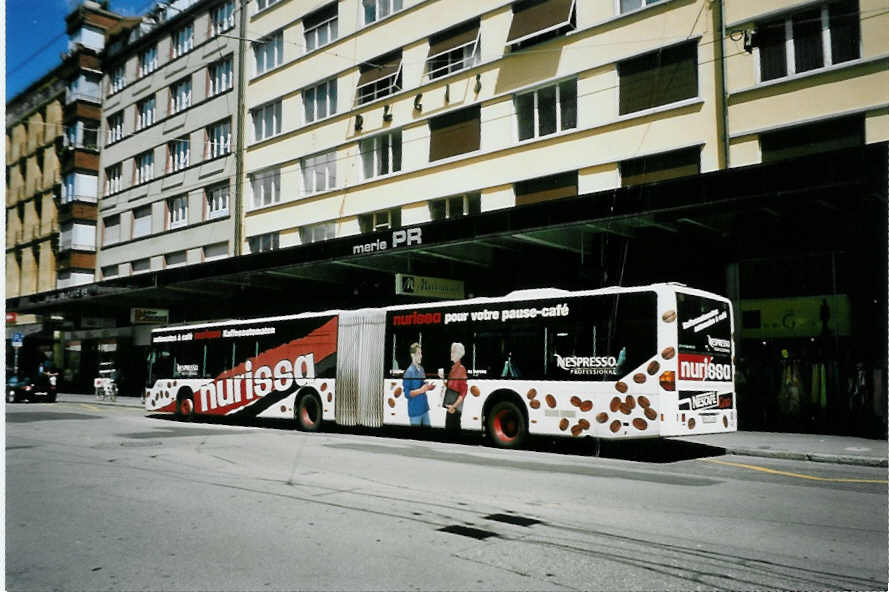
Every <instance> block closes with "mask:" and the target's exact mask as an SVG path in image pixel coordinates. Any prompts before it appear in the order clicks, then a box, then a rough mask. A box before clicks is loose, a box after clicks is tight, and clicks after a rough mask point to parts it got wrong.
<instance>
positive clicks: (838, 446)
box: [58, 393, 889, 467]
mask: <svg viewBox="0 0 889 592" xmlns="http://www.w3.org/2000/svg"><path fill="white" fill-rule="evenodd" d="M58 400H59V401H63V402H69V403H89V404H91V405H118V406H124V407H142V399H141V397H117V400H116V401H110V400H108V399H106V400H104V401H103V400H101V399H100V400H96V397H95V396H94V395H76V394H69V393H60V394H59V399H58ZM670 439H671V440H679V441H683V442H692V443H694V444H703V445H706V446H713V447H715V448H723V449H725V453H726V454H737V455H743V456H763V457H769V458H786V459H792V460H808V461H813V462H826V463H838V464H847V465H864V466H870V467H887V466H889V443H887V441H886V440H871V439H868V438H855V437H852V436H827V435H823V434H783V433H778V432H729V433H726V434H708V435H705V436H676V437H673V438H670Z"/></svg>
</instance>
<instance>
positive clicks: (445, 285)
mask: <svg viewBox="0 0 889 592" xmlns="http://www.w3.org/2000/svg"><path fill="white" fill-rule="evenodd" d="M395 293H396V294H405V295H408V296H422V297H424V298H441V299H443V300H461V299H462V298H464V296H463V294H464V291H463V282H462V281H460V280H449V279H445V278H437V277H428V276H422V275H408V274H406V273H396V274H395Z"/></svg>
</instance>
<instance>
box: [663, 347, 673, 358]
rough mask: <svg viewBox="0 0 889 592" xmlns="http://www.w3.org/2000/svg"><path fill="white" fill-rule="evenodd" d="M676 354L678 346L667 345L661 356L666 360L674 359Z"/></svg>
mask: <svg viewBox="0 0 889 592" xmlns="http://www.w3.org/2000/svg"><path fill="white" fill-rule="evenodd" d="M675 355H676V348H674V347H672V346H670V347H665V348H664V351H662V352H661V357H662V358H664V359H665V360H672V359H673V356H675Z"/></svg>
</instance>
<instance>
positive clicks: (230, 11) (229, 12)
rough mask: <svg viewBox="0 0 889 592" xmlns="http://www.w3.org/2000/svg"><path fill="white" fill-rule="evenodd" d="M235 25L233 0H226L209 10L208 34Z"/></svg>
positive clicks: (212, 35)
mask: <svg viewBox="0 0 889 592" xmlns="http://www.w3.org/2000/svg"><path fill="white" fill-rule="evenodd" d="M234 26H235V0H226V1H225V2H223V3H222V4H220V5H219V6H217V7H216V8H214V9H213V10H211V11H210V36H211V37H214V36H216V35H219V34H220V33H225V32H226V31H228V30H230V29H233V28H234Z"/></svg>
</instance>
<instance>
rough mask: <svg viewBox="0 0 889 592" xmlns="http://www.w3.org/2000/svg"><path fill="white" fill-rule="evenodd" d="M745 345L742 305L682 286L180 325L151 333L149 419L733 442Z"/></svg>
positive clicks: (496, 439) (529, 294) (501, 439)
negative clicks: (735, 308)
mask: <svg viewBox="0 0 889 592" xmlns="http://www.w3.org/2000/svg"><path fill="white" fill-rule="evenodd" d="M733 330H734V320H733V315H732V306H731V302H730V301H729V300H728V299H726V298H724V297H722V296H718V295H716V294H712V293H709V292H704V291H701V290H696V289H692V288H689V287H686V286H684V285H681V284H653V285H648V286H640V287H632V288H623V287H621V288H605V289H600V290H591V291H581V292H567V291H564V290H556V289H540V290H523V291H519V292H513V293H511V294H509V295H507V296H504V297H500V298H474V299H469V300H460V301H451V302H437V303H424V304H416V305H403V306H402V305H399V306H391V307H387V308H379V309H362V310H337V311H327V312H318V313H303V314H296V315H288V316H279V317H269V318H257V319H246V320H231V321H225V322H214V323H205V324H193V325H186V326H172V327H165V328H159V329H155V330H154V331H153V332H152V346H153V349H152V353H151V355H150V356H149V360H150V364H149V376H150V379H149V381H150V382H149V384H151V385H152V386H150V387H149V388H147V389H146V392H145V409H146V411H148V412H151V413H175V414H177V415H180V416H183V417H190V416H193V415H228V416H240V417H262V418H286V419H291V420H293V421H294V422H295V424H296V426H297V427H299V428H300V429H303V430H308V431H314V430H318V429H319V428H320V427H321V424H322V422H325V421H328V422H336V423H337V424H340V425H347V426H356V425H361V426H368V427H381V426H387V425H404V426H408V425H420V426H429V427H432V428H445V427H446V426H447V427H448V428H450V429H462V430H474V431H484V432H485V433H486V434H487V436H488V437H489V438H490V440H491V442H492V443H494V444H495V445H496V446H500V447H517V446H520V445H521V444H522V443H523V441H524V440H525V438H526V437H527V435H528V434H536V435H546V436H564V437H567V438H579V437H596V438H602V439H630V438H652V437H663V436H677V435H688V434H708V433H715V432H728V431H734V430H736V429H737V409H736V403H737V401H736V397H735V388H734V345H733ZM454 344H459V345H454ZM454 399H457V400H454ZM448 404H449V405H448ZM445 405H448V406H447V407H446V406H445Z"/></svg>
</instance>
